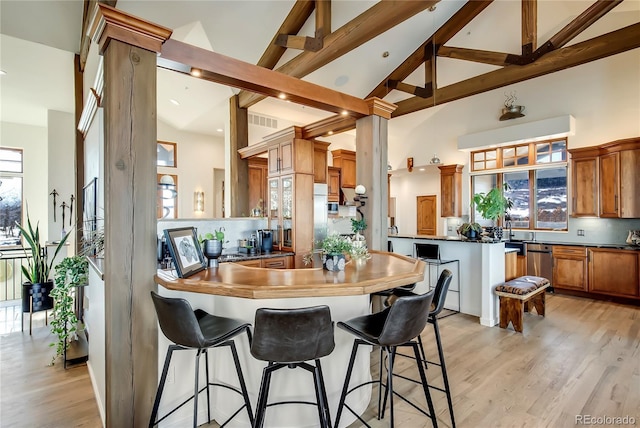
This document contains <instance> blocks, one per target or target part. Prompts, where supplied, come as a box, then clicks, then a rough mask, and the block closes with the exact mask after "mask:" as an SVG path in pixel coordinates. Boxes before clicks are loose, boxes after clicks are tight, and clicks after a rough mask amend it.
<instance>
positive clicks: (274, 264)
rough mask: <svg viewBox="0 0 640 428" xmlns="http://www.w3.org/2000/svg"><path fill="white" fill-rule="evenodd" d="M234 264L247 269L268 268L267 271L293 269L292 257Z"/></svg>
mask: <svg viewBox="0 0 640 428" xmlns="http://www.w3.org/2000/svg"><path fill="white" fill-rule="evenodd" d="M235 263H236V264H239V265H243V266H249V267H259V268H269V269H291V268H292V267H293V257H292V256H283V257H270V258H267V259H254V260H244V261H241V262H235Z"/></svg>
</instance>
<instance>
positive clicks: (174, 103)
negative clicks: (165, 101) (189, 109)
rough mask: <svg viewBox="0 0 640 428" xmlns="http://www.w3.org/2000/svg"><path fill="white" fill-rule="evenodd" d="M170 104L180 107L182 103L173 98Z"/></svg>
mask: <svg viewBox="0 0 640 428" xmlns="http://www.w3.org/2000/svg"><path fill="white" fill-rule="evenodd" d="M169 102H170V103H171V104H173V105H174V106H179V105H180V103H179V102H178V101H176V100H174V99H173V98H171V99H170V100H169Z"/></svg>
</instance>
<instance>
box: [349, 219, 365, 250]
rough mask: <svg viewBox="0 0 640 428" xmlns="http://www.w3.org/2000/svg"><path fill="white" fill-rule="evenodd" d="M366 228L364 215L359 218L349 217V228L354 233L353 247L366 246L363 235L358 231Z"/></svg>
mask: <svg viewBox="0 0 640 428" xmlns="http://www.w3.org/2000/svg"><path fill="white" fill-rule="evenodd" d="M366 228H367V222H366V221H364V217H363V218H361V219H360V220H358V219H356V218H352V219H351V230H353V233H355V236H354V237H353V242H352V245H353V246H354V247H366V246H367V241H366V240H365V238H364V236H363V235H362V234H361V233H360V232H363V231H364V230H365V229H366Z"/></svg>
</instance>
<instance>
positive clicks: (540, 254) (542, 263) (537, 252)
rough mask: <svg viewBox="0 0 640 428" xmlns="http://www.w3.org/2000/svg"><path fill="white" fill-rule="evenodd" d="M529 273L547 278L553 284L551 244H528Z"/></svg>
mask: <svg viewBox="0 0 640 428" xmlns="http://www.w3.org/2000/svg"><path fill="white" fill-rule="evenodd" d="M527 275H534V276H541V277H543V278H547V279H548V280H549V282H550V283H551V286H553V254H552V251H551V245H545V244H532V243H528V244H527Z"/></svg>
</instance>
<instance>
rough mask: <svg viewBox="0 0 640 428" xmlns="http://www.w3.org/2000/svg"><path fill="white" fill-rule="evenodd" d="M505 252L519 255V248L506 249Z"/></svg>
mask: <svg viewBox="0 0 640 428" xmlns="http://www.w3.org/2000/svg"><path fill="white" fill-rule="evenodd" d="M504 252H505V254H506V253H517V252H518V249H517V248H505V249H504Z"/></svg>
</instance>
